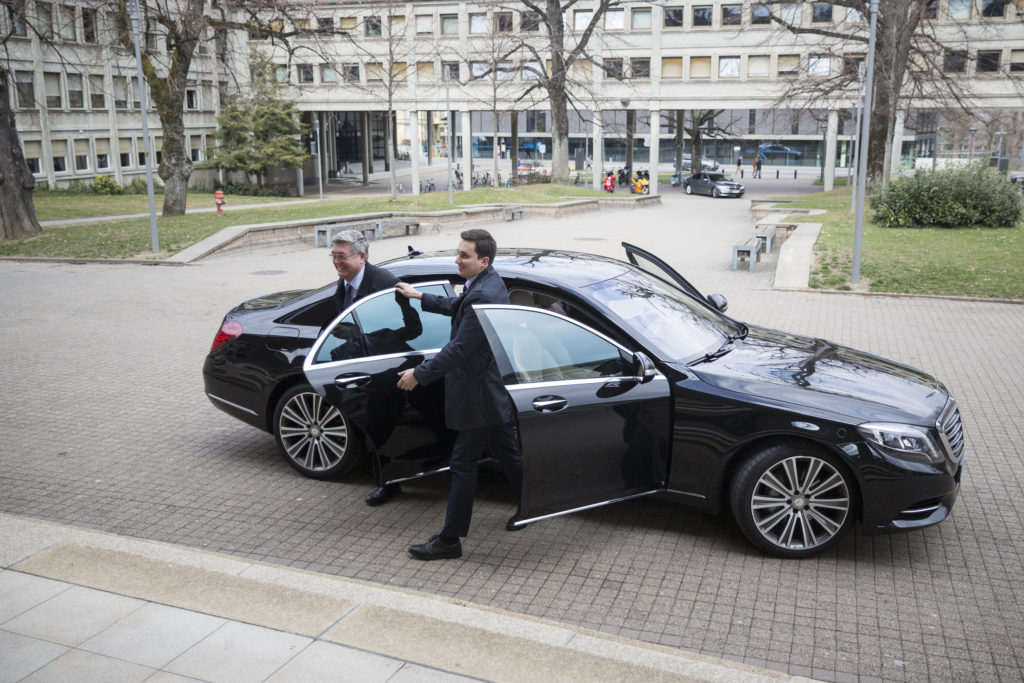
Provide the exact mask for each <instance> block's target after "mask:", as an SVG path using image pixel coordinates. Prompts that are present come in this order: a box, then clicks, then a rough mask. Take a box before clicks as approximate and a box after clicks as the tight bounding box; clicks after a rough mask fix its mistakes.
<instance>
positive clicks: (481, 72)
mask: <svg viewBox="0 0 1024 683" xmlns="http://www.w3.org/2000/svg"><path fill="white" fill-rule="evenodd" d="M487 70H488V68H487V62H470V63H469V77H470V78H483V77H484V76H485V75H487Z"/></svg>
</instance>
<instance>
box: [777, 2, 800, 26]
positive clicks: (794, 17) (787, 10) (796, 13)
mask: <svg viewBox="0 0 1024 683" xmlns="http://www.w3.org/2000/svg"><path fill="white" fill-rule="evenodd" d="M780 15H781V16H782V23H784V24H790V25H791V26H797V25H798V24H799V23H800V5H797V4H793V3H790V4H786V5H783V6H782V8H781V11H780Z"/></svg>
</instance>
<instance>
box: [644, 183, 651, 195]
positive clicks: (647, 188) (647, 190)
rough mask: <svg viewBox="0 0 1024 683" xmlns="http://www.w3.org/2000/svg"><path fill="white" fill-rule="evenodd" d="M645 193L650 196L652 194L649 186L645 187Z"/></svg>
mask: <svg viewBox="0 0 1024 683" xmlns="http://www.w3.org/2000/svg"><path fill="white" fill-rule="evenodd" d="M643 191H644V194H650V193H651V188H650V187H649V186H647V185H644V190H643Z"/></svg>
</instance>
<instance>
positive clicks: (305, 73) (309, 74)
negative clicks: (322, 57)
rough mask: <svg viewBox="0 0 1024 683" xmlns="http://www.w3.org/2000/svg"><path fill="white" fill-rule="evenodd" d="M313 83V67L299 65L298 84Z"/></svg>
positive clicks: (310, 65)
mask: <svg viewBox="0 0 1024 683" xmlns="http://www.w3.org/2000/svg"><path fill="white" fill-rule="evenodd" d="M312 82H313V65H312V64H299V83H312Z"/></svg>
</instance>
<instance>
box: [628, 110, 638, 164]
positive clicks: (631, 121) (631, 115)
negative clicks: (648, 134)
mask: <svg viewBox="0 0 1024 683" xmlns="http://www.w3.org/2000/svg"><path fill="white" fill-rule="evenodd" d="M635 128H636V112H634V111H633V110H632V109H627V110H626V172H627V173H628V174H629V177H630V178H631V179H632V177H633V130H634V129H635Z"/></svg>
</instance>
